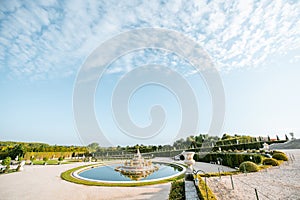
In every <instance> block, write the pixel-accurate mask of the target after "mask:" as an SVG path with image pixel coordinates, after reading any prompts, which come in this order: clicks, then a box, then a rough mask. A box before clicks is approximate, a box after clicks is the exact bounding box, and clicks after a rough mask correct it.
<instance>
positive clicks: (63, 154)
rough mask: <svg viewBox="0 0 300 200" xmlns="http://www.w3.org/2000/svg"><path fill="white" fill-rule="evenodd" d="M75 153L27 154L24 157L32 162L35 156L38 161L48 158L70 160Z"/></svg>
mask: <svg viewBox="0 0 300 200" xmlns="http://www.w3.org/2000/svg"><path fill="white" fill-rule="evenodd" d="M83 153H84V152H76V153H75V154H76V155H77V154H83ZM72 154H73V152H27V153H26V154H25V155H24V159H25V160H30V158H31V157H32V156H34V158H35V159H37V160H42V159H43V158H44V157H47V158H49V159H52V158H59V157H61V156H62V157H65V158H70V157H72Z"/></svg>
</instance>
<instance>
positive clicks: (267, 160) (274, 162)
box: [263, 158, 279, 166]
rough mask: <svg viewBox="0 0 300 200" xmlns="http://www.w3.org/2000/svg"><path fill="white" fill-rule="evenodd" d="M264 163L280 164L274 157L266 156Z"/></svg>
mask: <svg viewBox="0 0 300 200" xmlns="http://www.w3.org/2000/svg"><path fill="white" fill-rule="evenodd" d="M263 164H264V165H272V166H278V165H279V162H278V161H277V160H275V159H274V158H266V159H264V161H263Z"/></svg>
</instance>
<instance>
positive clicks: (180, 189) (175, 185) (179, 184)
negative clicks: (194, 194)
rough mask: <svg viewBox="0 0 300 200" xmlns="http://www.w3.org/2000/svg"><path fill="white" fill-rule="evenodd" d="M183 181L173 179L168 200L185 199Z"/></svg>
mask: <svg viewBox="0 0 300 200" xmlns="http://www.w3.org/2000/svg"><path fill="white" fill-rule="evenodd" d="M184 189H185V188H184V181H183V180H181V181H174V182H172V184H171V190H170V193H169V200H175V199H176V200H185V190H184Z"/></svg>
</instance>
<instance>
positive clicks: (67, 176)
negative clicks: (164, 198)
mask: <svg viewBox="0 0 300 200" xmlns="http://www.w3.org/2000/svg"><path fill="white" fill-rule="evenodd" d="M92 165H95V164H91V165H85V166H80V167H76V168H73V169H70V170H67V171H65V172H63V173H61V175H60V177H61V178H62V179H63V180H66V181H69V182H72V183H76V184H83V185H89V186H109V187H137V186H145V185H155V184H162V183H168V182H170V181H176V180H179V179H182V178H183V177H184V174H182V175H180V176H177V177H174V178H169V179H164V180H159V181H151V182H131V183H105V182H94V181H88V180H82V179H78V178H75V177H74V176H73V175H72V174H73V172H75V171H77V170H79V169H82V168H85V167H88V166H92Z"/></svg>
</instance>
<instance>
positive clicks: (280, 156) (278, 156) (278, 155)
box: [272, 153, 288, 161]
mask: <svg viewBox="0 0 300 200" xmlns="http://www.w3.org/2000/svg"><path fill="white" fill-rule="evenodd" d="M272 158H274V159H276V160H283V161H288V157H287V156H286V155H285V154H284V153H274V154H273V156H272Z"/></svg>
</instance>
